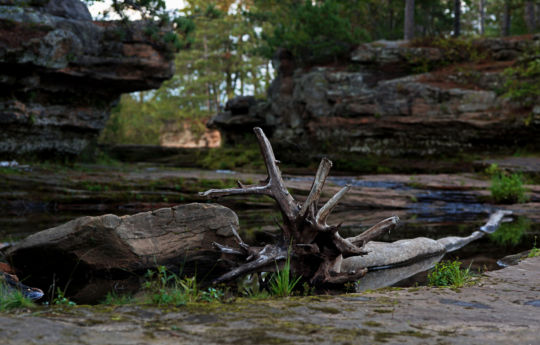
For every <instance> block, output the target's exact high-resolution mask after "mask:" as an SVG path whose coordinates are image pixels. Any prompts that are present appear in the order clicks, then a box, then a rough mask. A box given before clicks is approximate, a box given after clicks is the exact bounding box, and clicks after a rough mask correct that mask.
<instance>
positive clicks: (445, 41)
mask: <svg viewBox="0 0 540 345" xmlns="http://www.w3.org/2000/svg"><path fill="white" fill-rule="evenodd" d="M410 44H411V46H413V47H433V48H438V49H439V50H440V51H441V53H442V60H441V61H432V60H429V59H427V58H426V57H425V56H422V55H417V54H411V55H410V56H407V57H406V58H407V61H408V64H409V65H410V66H412V72H413V73H425V72H429V71H431V70H432V69H434V68H440V67H442V66H446V65H450V64H454V63H457V62H463V61H469V62H470V61H473V62H475V61H476V62H477V61H480V60H482V59H485V57H486V55H485V54H484V53H483V52H482V51H481V50H480V49H478V48H477V47H476V46H475V45H473V40H472V38H471V37H468V38H454V37H444V36H439V37H419V38H416V39H414V40H412V42H411V43H410ZM461 73H462V74H463V72H461ZM465 77H466V78H467V77H468V79H471V77H472V78H474V77H476V78H477V76H476V75H474V74H472V73H471V72H469V75H468V76H467V75H466V76H465ZM441 111H443V112H445V111H444V110H443V109H441Z"/></svg>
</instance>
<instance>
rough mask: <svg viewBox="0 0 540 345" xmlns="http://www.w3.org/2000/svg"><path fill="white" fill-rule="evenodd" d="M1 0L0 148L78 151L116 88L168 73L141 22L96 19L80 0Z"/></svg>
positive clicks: (6, 152) (143, 85)
mask: <svg viewBox="0 0 540 345" xmlns="http://www.w3.org/2000/svg"><path fill="white" fill-rule="evenodd" d="M18 3H19V2H17V1H16V2H15V4H11V5H10V4H6V3H5V2H2V3H0V70H1V72H0V91H1V95H2V96H0V124H2V129H3V130H2V131H1V133H0V154H1V155H2V156H3V157H10V156H20V155H25V154H26V155H28V154H32V155H36V156H45V157H47V156H51V155H53V156H54V155H58V156H60V155H62V156H66V155H68V156H69V155H72V156H73V155H77V154H78V153H79V152H80V151H81V150H83V149H84V148H85V147H86V145H87V144H88V143H89V142H90V141H92V140H94V139H95V138H96V137H97V135H98V134H99V132H100V130H101V129H102V128H103V127H104V126H105V122H106V121H107V119H108V117H109V113H110V110H111V108H112V106H113V105H115V104H116V103H117V101H118V99H119V96H120V94H121V93H126V92H133V91H136V90H147V89H153V88H157V87H159V86H160V85H161V83H162V82H163V81H164V80H166V79H169V78H170V77H172V72H173V64H172V61H171V59H172V50H171V47H169V46H168V45H167V44H165V43H164V42H161V41H159V40H153V39H151V38H150V37H149V36H148V35H147V34H145V32H146V31H145V25H146V24H143V23H141V22H134V23H131V24H129V25H127V26H126V25H123V24H121V23H114V22H93V21H91V17H90V14H89V13H88V10H87V8H86V5H84V4H83V3H82V2H80V1H78V0H69V1H68V0H51V1H48V2H43V3H36V4H33V5H31V6H29V5H21V4H19V6H17V4H18Z"/></svg>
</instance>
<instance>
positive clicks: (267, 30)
mask: <svg viewBox="0 0 540 345" xmlns="http://www.w3.org/2000/svg"><path fill="white" fill-rule="evenodd" d="M96 1H104V0H96ZM412 2H413V3H414V7H413V9H414V17H413V23H412V25H413V27H412V28H413V29H414V36H415V37H417V38H418V37H428V36H429V37H437V36H443V37H448V36H451V35H456V34H458V33H459V34H461V35H462V36H474V35H480V34H484V35H487V36H499V35H507V34H513V35H517V34H524V33H529V32H537V31H539V29H540V27H539V24H540V20H538V18H539V17H540V4H539V3H538V2H537V1H524V0H461V1H456V0H439V1H431V0H415V1H412ZM112 4H113V6H112V9H113V11H114V12H116V13H118V15H119V17H120V18H121V19H122V20H126V19H127V14H128V13H129V11H137V12H139V13H140V17H141V18H142V19H143V20H151V21H154V22H155V23H156V25H157V26H161V27H168V28H170V30H171V31H170V34H167V35H164V36H162V37H161V38H162V39H165V40H169V41H171V42H173V43H174V44H175V45H176V46H177V48H178V49H179V51H178V53H177V54H176V56H175V64H176V73H175V75H174V77H173V78H172V79H171V80H169V81H167V82H166V83H164V84H163V86H162V87H161V88H160V89H159V90H156V91H149V92H144V93H137V94H133V95H127V96H124V97H123V98H122V101H121V102H120V105H119V106H118V108H117V109H116V110H115V112H114V113H113V114H112V116H111V119H110V122H109V125H108V126H107V128H106V130H105V131H104V133H103V136H102V140H103V141H105V142H116V143H119V142H127V143H148V144H150V143H151V144H158V143H159V135H160V133H162V132H164V131H168V130H171V129H174V128H178V127H181V126H184V125H185V124H186V123H187V124H188V125H189V126H191V127H192V129H194V130H195V131H198V132H201V131H202V129H203V128H204V123H205V121H206V120H207V119H208V118H209V117H211V116H212V115H214V114H216V113H217V112H218V111H220V109H221V108H222V107H223V105H224V104H225V102H226V101H227V99H230V98H232V97H234V96H239V95H255V96H256V97H264V94H265V90H266V88H267V87H268V85H269V83H270V81H271V79H272V77H273V68H272V66H271V63H270V60H271V58H272V56H273V55H274V53H275V51H276V50H277V49H278V48H285V49H287V50H289V51H290V52H291V53H292V54H293V56H294V57H295V59H296V60H297V63H298V65H300V66H309V65H313V64H326V63H333V62H335V61H338V60H339V59H340V58H341V57H343V56H347V55H348V53H349V52H350V51H351V49H353V48H354V47H355V46H357V45H358V44H361V43H363V42H368V41H373V40H379V39H387V40H396V39H402V38H403V37H404V21H405V1H402V0H385V1H379V0H315V1H312V0H187V1H186V2H185V7H184V8H183V9H182V10H180V11H168V10H166V8H165V2H164V0H124V1H121V0H113V2H112ZM456 6H460V10H458V9H456ZM531 11H532V12H531ZM456 28H457V29H456ZM458 29H459V30H458ZM456 30H458V32H456Z"/></svg>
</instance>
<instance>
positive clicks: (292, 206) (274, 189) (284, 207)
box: [253, 127, 298, 222]
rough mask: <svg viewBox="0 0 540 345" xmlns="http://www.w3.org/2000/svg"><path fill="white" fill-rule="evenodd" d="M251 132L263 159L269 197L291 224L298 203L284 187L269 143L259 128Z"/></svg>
mask: <svg viewBox="0 0 540 345" xmlns="http://www.w3.org/2000/svg"><path fill="white" fill-rule="evenodd" d="M253 130H254V131H255V135H256V136H257V139H258V141H259V147H260V149H261V154H262V156H263V158H264V164H265V165H266V170H267V171H268V187H269V189H270V190H271V194H269V195H271V196H272V197H273V198H274V199H275V200H276V202H277V203H278V205H279V208H280V210H281V212H282V213H283V214H284V215H285V216H286V217H287V220H288V221H289V222H292V221H293V220H294V219H295V216H296V213H297V211H298V203H297V202H296V200H294V198H293V197H292V195H291V194H290V193H289V191H288V190H287V187H285V183H284V182H283V178H282V177H281V171H280V170H279V168H278V166H277V160H276V157H275V156H274V150H273V149H272V145H270V141H269V140H268V138H267V137H266V135H265V134H264V132H263V130H262V129H261V128H260V127H255V128H254V129H253Z"/></svg>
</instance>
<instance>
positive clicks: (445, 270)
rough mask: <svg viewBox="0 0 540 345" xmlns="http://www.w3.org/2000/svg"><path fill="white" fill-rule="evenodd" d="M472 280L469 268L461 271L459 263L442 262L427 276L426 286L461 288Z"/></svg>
mask: <svg viewBox="0 0 540 345" xmlns="http://www.w3.org/2000/svg"><path fill="white" fill-rule="evenodd" d="M471 278H472V274H471V272H470V268H466V269H461V262H459V261H457V260H455V261H446V262H444V261H442V262H439V263H437V264H436V265H435V267H434V268H433V270H432V271H431V272H430V273H429V274H428V284H429V285H430V286H452V287H462V286H463V285H465V284H466V283H467V282H469V281H470V280H471Z"/></svg>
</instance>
